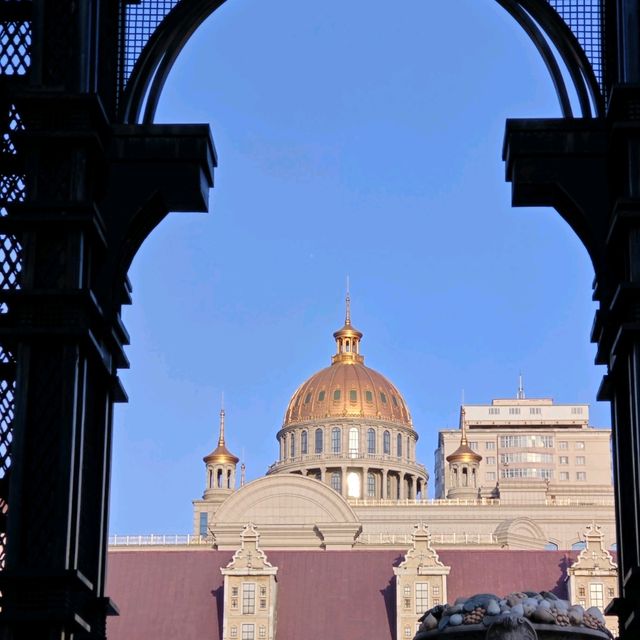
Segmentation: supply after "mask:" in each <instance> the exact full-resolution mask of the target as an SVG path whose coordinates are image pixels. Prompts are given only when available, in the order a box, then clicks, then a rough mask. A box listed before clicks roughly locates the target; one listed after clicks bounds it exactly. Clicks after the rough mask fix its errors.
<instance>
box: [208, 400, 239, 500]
mask: <svg viewBox="0 0 640 640" xmlns="http://www.w3.org/2000/svg"><path fill="white" fill-rule="evenodd" d="M224 419H225V411H224V408H221V409H220V431H219V435H218V446H217V447H216V448H215V449H214V450H213V451H212V452H211V453H210V454H209V455H206V456H205V457H204V458H203V460H204V463H205V465H206V469H207V481H206V482H207V484H206V489H205V492H204V496H203V497H204V498H211V497H212V496H216V495H222V496H224V497H226V495H228V494H229V493H231V492H232V491H234V490H235V488H236V465H237V464H238V462H239V461H240V459H239V458H238V457H237V456H234V455H233V453H231V452H230V451H229V450H228V449H227V445H226V444H225V441H224Z"/></svg>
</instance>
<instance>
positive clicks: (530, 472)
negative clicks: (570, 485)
mask: <svg viewBox="0 0 640 640" xmlns="http://www.w3.org/2000/svg"><path fill="white" fill-rule="evenodd" d="M500 477H501V478H539V479H542V480H552V479H553V471H552V470H551V469H532V468H528V469H501V470H500ZM485 479H486V480H495V479H496V472H495V471H487V472H486V473H485ZM558 479H559V480H562V481H568V480H570V479H571V478H570V474H569V472H568V471H560V473H559V474H558ZM586 479H587V473H586V471H577V472H576V480H577V481H578V482H585V481H586Z"/></svg>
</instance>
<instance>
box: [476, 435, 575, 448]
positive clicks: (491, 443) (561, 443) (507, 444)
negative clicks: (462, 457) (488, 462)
mask: <svg viewBox="0 0 640 640" xmlns="http://www.w3.org/2000/svg"><path fill="white" fill-rule="evenodd" d="M511 437H513V438H526V437H530V438H534V440H532V442H533V443H534V444H525V445H522V446H523V447H544V448H548V447H553V438H552V437H551V436H502V437H501V439H500V446H501V447H504V448H505V449H506V448H510V447H518V446H520V445H517V444H512V443H513V442H516V441H514V440H506V438H511ZM536 438H547V439H548V441H550V444H539V442H540V440H536ZM503 439H504V444H503ZM469 446H470V447H471V448H472V449H473V450H474V451H478V449H479V448H480V446H479V444H478V441H477V440H471V441H470V442H469ZM574 447H575V448H576V449H584V441H583V440H578V441H577V442H574ZM484 448H485V449H486V450H487V451H495V448H496V442H495V440H488V441H487V442H485V443H484ZM568 448H569V441H568V440H558V449H568Z"/></svg>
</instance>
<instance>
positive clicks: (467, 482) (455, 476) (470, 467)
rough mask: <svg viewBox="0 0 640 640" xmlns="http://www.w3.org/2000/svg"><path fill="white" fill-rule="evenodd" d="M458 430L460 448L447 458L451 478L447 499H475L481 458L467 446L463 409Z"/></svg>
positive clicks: (462, 409)
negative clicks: (460, 432) (459, 433)
mask: <svg viewBox="0 0 640 640" xmlns="http://www.w3.org/2000/svg"><path fill="white" fill-rule="evenodd" d="M460 428H461V429H462V436H461V438H460V446H459V447H458V448H457V449H456V450H455V451H454V452H453V453H452V454H450V455H448V456H447V462H448V463H449V474H450V478H451V482H450V486H451V488H450V489H449V491H448V493H447V498H476V497H478V468H479V466H480V461H481V460H482V456H481V455H480V454H479V453H477V452H475V451H474V450H473V449H472V448H471V447H470V446H469V442H468V440H467V419H466V412H465V410H464V407H462V408H461V410H460Z"/></svg>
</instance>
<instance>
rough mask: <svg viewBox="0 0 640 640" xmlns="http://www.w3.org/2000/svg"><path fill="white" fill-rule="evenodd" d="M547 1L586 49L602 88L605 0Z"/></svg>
mask: <svg viewBox="0 0 640 640" xmlns="http://www.w3.org/2000/svg"><path fill="white" fill-rule="evenodd" d="M547 2H548V3H549V4H550V5H551V6H552V7H553V8H554V9H555V10H556V11H557V12H558V13H559V14H560V17H561V18H562V19H563V20H564V21H565V23H566V24H567V26H568V27H569V28H570V29H571V31H572V32H573V35H575V37H576V38H577V40H578V42H579V43H580V45H581V46H582V48H583V49H584V52H585V53H586V54H587V58H588V59H589V62H591V66H592V67H593V72H594V74H595V76H596V79H597V80H598V84H599V85H600V88H601V89H602V87H603V77H602V70H603V66H604V63H603V55H604V47H603V41H602V29H603V26H604V0H547Z"/></svg>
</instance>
